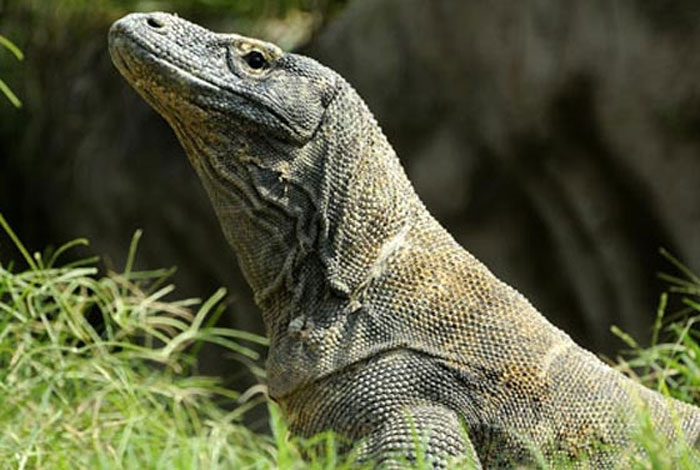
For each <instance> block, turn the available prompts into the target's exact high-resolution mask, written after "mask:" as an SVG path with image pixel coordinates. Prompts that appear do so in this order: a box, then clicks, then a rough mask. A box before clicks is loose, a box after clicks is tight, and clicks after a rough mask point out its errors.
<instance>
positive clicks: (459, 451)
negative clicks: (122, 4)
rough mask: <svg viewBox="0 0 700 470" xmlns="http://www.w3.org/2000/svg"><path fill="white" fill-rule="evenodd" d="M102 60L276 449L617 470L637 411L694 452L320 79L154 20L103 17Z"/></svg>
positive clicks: (631, 448)
mask: <svg viewBox="0 0 700 470" xmlns="http://www.w3.org/2000/svg"><path fill="white" fill-rule="evenodd" d="M109 45H110V53H111V55H112V58H113V61H114V63H115V64H116V66H117V68H118V69H119V70H120V71H121V73H122V74H123V75H124V77H125V78H126V79H127V80H128V81H129V83H130V84H131V85H132V86H133V87H134V88H135V89H136V90H137V91H138V92H139V93H140V94H141V95H142V96H143V98H144V99H145V100H146V101H147V102H148V103H149V104H150V105H151V106H152V107H153V108H155V109H156V110H157V111H158V112H159V113H160V114H161V115H162V116H163V117H164V118H165V119H166V120H167V121H168V122H169V123H170V125H171V126H172V128H173V129H174V130H175V133H176V134H177V137H178V138H179V140H180V142H181V144H182V146H183V147H184V148H185V150H186V152H187V155H188V158H189V160H190V162H191V164H192V165H193V166H194V168H195V170H196V171H197V173H198V174H199V177H200V178H201V180H202V182H203V184H204V187H205V188H206V190H207V192H208V194H209V197H210V199H211V202H212V204H213V206H214V209H215V210H216V213H217V215H218V218H219V220H220V222H221V226H222V228H223V231H224V233H225V235H226V237H227V239H228V241H229V243H230V244H231V245H232V247H233V249H234V250H235V252H236V254H237V256H238V260H239V261H240V266H241V269H242V270H243V273H244V275H245V277H246V279H247V281H248V282H249V283H250V286H251V287H252V289H253V291H254V293H255V301H256V303H257V305H258V306H259V307H260V309H261V310H262V314H263V318H264V322H265V326H266V330H267V334H268V336H269V338H270V350H269V356H268V359H267V373H268V377H267V380H268V387H269V395H270V397H271V398H272V399H274V400H275V401H277V402H278V403H279V404H280V405H281V407H282V409H283V410H284V412H285V414H286V416H287V418H288V420H289V423H290V429H291V430H292V431H293V432H294V433H295V434H297V435H301V436H310V435H313V434H315V433H318V432H321V431H324V430H333V431H335V432H336V433H339V434H340V435H343V436H346V437H347V438H348V439H349V440H351V441H353V442H355V441H359V442H361V444H359V445H360V449H361V455H363V456H365V458H366V459H370V460H374V461H375V462H379V463H383V464H384V465H386V466H392V465H399V462H400V461H401V460H402V459H405V460H407V461H415V459H416V458H417V454H416V453H417V450H416V449H417V448H418V449H420V448H421V447H420V446H421V445H422V446H423V447H422V449H423V452H424V455H425V457H426V458H427V459H429V462H431V465H433V466H435V467H437V468H444V467H447V466H448V465H451V464H450V463H449V462H453V461H454V460H453V459H454V458H457V459H459V458H462V459H463V460H473V462H472V465H473V466H474V467H476V468H512V467H514V466H517V465H533V464H534V462H536V457H535V456H536V455H540V456H544V458H545V460H549V461H555V460H556V458H559V457H561V456H569V457H580V456H582V455H583V456H587V458H588V464H586V466H587V467H588V466H590V467H591V468H601V469H607V468H618V467H621V468H625V467H626V465H627V464H626V463H625V462H627V461H626V460H625V457H624V456H626V455H630V454H634V453H635V452H637V453H639V452H642V451H641V450H640V449H637V447H636V444H634V442H635V441H634V439H633V438H632V436H633V435H634V434H635V432H636V431H637V430H638V427H639V424H638V423H639V420H638V419H637V413H638V408H640V407H641V405H644V408H645V409H647V410H648V413H649V415H650V417H651V421H652V422H653V423H654V426H655V428H656V429H657V430H658V431H660V432H661V433H663V434H664V435H666V436H668V437H669V439H671V440H673V441H677V440H678V439H681V438H682V439H686V440H687V441H688V442H690V443H691V444H696V443H697V440H698V437H699V435H700V410H699V409H697V408H694V407H692V406H690V405H686V404H683V403H680V402H677V401H674V400H672V399H669V398H665V397H663V396H662V395H660V394H657V393H655V392H653V391H651V390H648V389H646V388H644V387H642V386H639V385H637V384H635V383H633V382H632V381H631V380H629V379H627V378H626V377H624V376H623V375H622V374H620V373H618V372H616V371H614V370H613V369H611V368H610V367H608V366H606V365H605V364H603V363H602V362H601V361H600V360H598V359H597V358H596V357H595V356H594V355H593V354H591V353H590V352H588V351H586V350H584V349H582V348H581V347H579V346H578V345H576V344H575V343H574V342H573V341H572V340H571V339H570V338H569V336H567V335H566V334H565V333H564V332H562V331H560V330H559V329H557V328H556V327H554V326H553V325H551V324H550V323H549V322H548V321H547V320H546V319H545V318H544V317H543V316H542V315H541V314H540V313H538V311H537V310H535V308H534V307H533V306H532V305H531V304H530V303H529V302H528V300H527V299H525V297H523V296H522V295H521V294H520V293H518V292H517V291H516V290H514V289H513V288H511V287H509V286H508V285H506V284H505V283H503V282H501V281H500V280H498V279H497V278H496V277H495V276H494V275H493V274H492V273H491V272H490V271H489V270H488V269H487V268H486V267H485V266H484V265H482V264H481V263H480V262H479V261H477V260H476V259H475V258H474V257H473V256H472V255H471V254H469V253H468V252H467V251H465V250H464V249H463V248H462V247H461V246H459V245H458V244H457V242H456V241H455V240H454V239H453V238H452V236H451V235H450V234H449V233H448V232H447V231H446V230H445V229H444V228H443V227H442V226H441V225H440V224H439V223H438V222H437V221H436V220H435V219H434V218H433V217H432V216H431V215H430V214H429V213H428V211H427V210H426V208H425V207H424V205H423V204H422V202H421V201H420V199H419V198H418V196H417V195H416V193H415V192H414V189H413V187H412V186H411V183H410V182H409V180H408V178H407V177H406V174H405V172H404V170H403V168H402V167H401V165H400V163H399V160H398V158H397V156H396V154H395V153H394V150H393V149H392V147H391V145H390V144H389V143H388V141H387V139H386V138H385V136H384V134H383V133H382V131H381V129H380V127H379V125H378V124H377V122H376V121H375V119H374V117H373V116H372V114H371V112H370V111H369V110H368V108H367V106H366V105H365V103H364V102H363V101H362V99H361V98H360V97H359V96H358V94H357V93H356V92H355V91H354V90H353V88H352V87H351V86H350V85H349V84H348V83H347V82H346V81H345V80H344V79H343V78H342V77H340V76H339V75H338V74H336V73H335V72H333V71H332V70H330V69H328V68H326V67H324V66H323V65H320V64H319V63H317V62H316V61H314V60H312V59H309V58H307V57H303V56H300V55H297V54H292V53H285V52H283V51H281V50H280V49H279V48H278V47H277V46H275V45H273V44H270V43H267V42H263V41H260V40H256V39H250V38H247V37H243V36H239V35H236V34H216V33H213V32H210V31H208V30H206V29H204V28H202V27H200V26H197V25H195V24H192V23H190V22H188V21H185V20H183V19H181V18H179V17H177V16H172V15H169V14H165V13H150V14H131V15H128V16H126V17H124V18H122V19H121V20H119V21H117V22H116V23H115V24H114V25H113V26H112V28H111V31H110V34H109ZM407 99H410V97H407ZM417 439H418V440H419V444H418V446H417V445H416V440H417ZM533 449H538V450H537V451H534V450H533ZM538 452H539V454H538Z"/></svg>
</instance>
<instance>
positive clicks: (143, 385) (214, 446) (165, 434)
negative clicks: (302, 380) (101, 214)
mask: <svg viewBox="0 0 700 470" xmlns="http://www.w3.org/2000/svg"><path fill="white" fill-rule="evenodd" d="M0 226H2V227H3V228H4V230H5V231H6V232H7V233H8V234H9V235H10V238H11V239H12V240H13V241H14V242H15V244H16V246H17V248H18V249H19V251H20V252H21V254H22V257H23V259H24V262H25V263H26V264H27V269H24V270H17V269H13V265H12V263H0V396H2V400H0V429H2V431H1V432H0V468H3V469H10V468H12V469H16V468H19V469H25V468H37V469H41V468H43V469H52V470H53V469H71V470H73V469H101V468H102V469H107V468H109V469H115V468H116V469H118V468H125V469H126V468H149V469H160V468H162V469H197V468H202V469H216V468H225V469H229V468H260V469H267V468H270V469H272V468H277V464H278V463H279V464H280V465H282V464H284V468H335V463H336V462H337V463H338V464H339V465H340V464H342V461H341V460H340V459H337V458H336V456H335V452H334V451H333V450H332V449H333V445H334V444H333V442H334V441H333V440H332V438H323V439H320V440H316V442H310V443H309V444H308V446H307V445H306V444H305V443H301V444H300V445H296V444H294V443H293V442H291V441H289V440H287V438H286V428H285V426H284V423H283V421H282V420H281V419H280V418H279V413H278V412H277V411H276V410H275V409H274V407H273V408H272V409H271V414H272V422H271V426H272V429H273V432H274V436H268V435H261V434H256V433H254V432H253V431H251V430H250V429H248V428H247V427H246V426H244V425H243V424H242V417H243V415H244V414H245V413H246V411H248V410H249V409H250V408H251V407H253V406H255V405H257V404H259V403H261V402H263V401H264V398H263V397H262V396H259V394H258V395H256V394H253V395H256V396H257V398H254V399H250V398H247V397H244V396H243V395H241V394H239V393H237V392H234V391H231V390H227V389H225V388H223V387H221V386H220V384H219V381H218V380H217V379H214V378H210V377H201V376H198V375H196V360H195V357H196V352H197V347H198V345H200V344H201V343H202V342H207V341H208V342H213V343H216V344H219V345H221V346H223V347H225V348H226V349H227V350H229V351H230V352H231V353H232V354H235V355H237V356H239V357H241V358H242V359H243V358H244V359H245V360H246V363H247V364H250V363H251V361H256V360H257V359H258V355H257V353H255V352H254V351H253V350H252V349H250V348H249V347H247V346H245V345H244V344H243V343H257V344H264V343H265V340H264V339H263V338H260V337H257V336H255V335H252V334H248V333H244V332H240V331H236V330H230V329H224V328H217V327H215V326H213V323H214V321H215V320H216V318H217V316H218V315H220V314H221V312H222V311H223V308H224V305H223V304H222V303H221V299H222V297H223V296H224V291H223V290H219V291H218V292H217V293H215V294H214V295H213V296H212V297H211V298H210V299H208V300H207V301H206V302H204V303H203V304H201V306H200V307H199V308H198V309H197V310H196V311H193V310H192V308H193V307H194V306H195V305H196V304H198V302H199V301H197V300H196V299H188V300H181V301H166V300H165V299H164V297H165V296H166V294H169V293H170V292H171V291H172V286H168V285H165V284H164V281H165V279H166V278H167V276H168V275H169V271H168V270H156V271H148V272H138V271H133V270H132V266H133V259H134V253H135V252H136V246H137V243H138V239H139V236H140V234H139V233H137V234H136V236H135V237H134V241H133V243H132V246H131V249H130V251H129V255H128V259H127V262H126V267H125V269H124V271H123V272H122V273H115V272H108V273H106V274H104V275H100V274H99V269H98V265H97V260H96V259H95V258H91V259H83V260H80V261H77V262H72V263H69V264H63V265H61V264H60V263H59V261H60V259H61V255H62V254H64V253H65V252H66V250H68V249H70V248H72V247H74V246H77V245H81V244H84V243H85V241H84V240H76V241H74V242H71V243H68V244H66V245H64V246H62V247H60V248H59V249H57V250H55V251H53V252H50V251H48V252H46V253H44V254H38V253H36V254H34V255H33V256H32V255H30V253H29V252H28V250H27V249H26V248H25V247H24V245H22V244H21V243H20V242H19V240H18V239H17V237H16V236H15V235H14V233H13V232H12V231H11V230H10V228H9V227H8V226H7V223H6V222H5V220H4V219H3V218H2V216H1V215H0ZM5 256H6V255H5ZM253 367H255V366H254V365H253ZM258 373H260V371H258ZM246 395H251V394H250V393H248V394H246ZM319 443H320V444H322V447H323V448H324V449H330V450H331V451H330V452H327V453H326V454H325V455H327V457H326V458H325V460H324V461H325V462H331V463H332V464H333V465H331V463H329V464H328V465H331V466H330V467H328V466H326V467H324V466H319V465H320V464H319V463H316V464H313V465H312V464H309V465H302V464H301V463H300V462H302V459H301V457H300V450H299V449H302V450H303V449H304V448H306V447H308V448H310V447H309V446H311V445H313V446H316V447H318V445H319ZM319 462H321V460H319ZM338 468H341V467H338Z"/></svg>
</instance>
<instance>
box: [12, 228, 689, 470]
mask: <svg viewBox="0 0 700 470" xmlns="http://www.w3.org/2000/svg"><path fill="white" fill-rule="evenodd" d="M0 226H1V228H2V230H0V232H2V231H4V232H5V233H7V234H8V235H9V237H10V239H11V240H12V242H13V244H14V245H15V247H16V253H17V256H10V254H9V253H6V252H0V469H51V470H53V469H59V470H60V469H70V470H77V469H134V468H145V469H188V470H189V469H234V468H235V469H247V468H249V469H273V468H284V469H319V470H320V469H329V470H330V469H335V468H339V469H344V468H347V469H349V468H358V464H357V462H356V456H355V454H351V455H349V456H346V457H341V456H339V455H338V453H337V452H336V447H337V446H336V443H337V438H336V437H334V436H333V435H330V434H329V435H323V436H317V437H315V438H312V439H309V440H306V441H302V440H298V439H291V438H290V437H289V433H288V432H287V427H286V423H285V421H284V419H283V418H282V416H281V414H280V412H279V410H278V409H277V408H276V407H275V406H274V405H270V404H268V403H267V400H265V397H264V394H262V393H238V392H236V391H232V390H230V389H227V388H224V387H223V386H222V385H221V383H220V381H219V380H218V379H215V378H211V377H202V376H199V375H198V374H197V362H196V357H197V352H198V350H199V348H200V347H201V345H202V344H204V343H206V342H210V343H215V344H217V345H219V346H221V347H224V348H226V349H227V350H228V351H229V352H230V354H232V355H234V356H236V357H239V358H240V359H241V367H252V368H253V370H254V372H255V373H256V374H258V375H262V374H263V372H262V370H261V368H260V365H259V364H260V362H259V361H260V358H259V357H258V354H257V353H256V352H255V349H254V348H253V347H252V345H260V344H265V340H264V339H263V338H261V337H258V336H255V335H252V334H249V333H244V332H240V331H236V330H231V329H225V328H219V327H216V326H215V322H216V319H217V318H218V316H219V315H221V314H222V313H223V312H224V309H225V305H224V303H223V302H222V299H223V298H224V296H225V293H224V291H223V290H219V291H217V292H216V293H215V294H214V295H213V296H212V297H211V298H209V299H208V300H206V301H204V302H200V301H198V300H196V299H186V300H171V299H170V297H172V293H173V286H171V285H169V284H168V283H167V279H168V276H169V275H170V274H171V273H170V271H169V270H154V271H136V270H134V268H133V266H134V257H135V254H136V251H137V245H138V240H139V238H140V233H138V232H137V234H136V235H135V236H134V239H133V242H132V244H131V246H130V248H129V250H128V253H127V255H126V262H125V268H124V269H123V270H122V272H118V273H117V272H112V271H104V269H103V268H102V267H101V265H100V264H99V260H97V259H95V258H91V259H84V260H80V261H77V262H68V263H64V262H62V261H61V260H62V259H63V258H64V257H65V253H66V252H67V251H69V250H71V249H72V248H74V247H76V246H78V245H84V244H86V241H84V240H76V241H74V242H71V243H69V244H67V245H64V246H62V247H60V248H58V249H57V250H53V251H47V252H44V253H42V254H39V253H30V252H29V250H27V249H26V248H25V247H24V245H22V243H21V242H20V241H19V240H18V239H17V237H16V236H15V235H14V233H13V232H12V231H11V229H10V227H9V226H8V225H7V223H6V222H5V220H4V219H3V218H2V216H1V215H0ZM9 258H16V259H17V258H18V259H19V260H20V261H21V264H22V265H26V267H23V268H20V267H19V264H20V263H15V264H13V263H11V262H9V261H8V259H9ZM670 259H671V260H672V262H673V263H674V265H675V266H676V268H677V269H678V271H679V274H678V275H675V276H670V275H665V279H666V281H668V282H669V286H670V287H669V292H668V293H666V294H664V295H663V296H662V300H661V304H660V306H659V309H658V315H657V321H656V325H655V328H654V333H653V343H654V344H653V345H652V346H651V347H650V348H642V347H640V346H639V345H638V343H637V342H635V341H634V340H632V339H631V338H629V337H627V336H625V335H624V334H622V333H620V332H619V331H618V335H620V336H621V337H623V338H624V339H625V340H626V341H627V344H628V345H629V346H630V349H631V350H630V351H629V352H628V353H627V355H626V360H625V361H621V363H620V366H619V367H620V369H622V370H623V371H626V372H628V373H631V371H636V373H637V375H636V376H637V378H638V379H639V380H640V381H642V382H643V383H645V384H646V385H647V386H650V387H652V388H656V389H658V390H660V391H661V392H662V393H667V394H670V395H673V396H677V397H679V398H681V399H684V400H686V401H691V402H695V403H698V401H699V400H698V399H699V397H700V383H699V380H700V378H699V376H700V374H698V367H699V366H700V359H699V358H698V354H699V353H700V346H699V345H698V331H697V328H694V325H695V323H696V322H697V321H699V320H698V319H699V318H700V279H698V278H697V277H696V276H694V275H693V274H692V273H690V272H689V271H688V270H687V269H685V268H684V267H683V266H682V265H681V264H680V263H678V262H677V261H676V260H674V259H672V258H670ZM670 304H678V305H681V306H682V309H681V310H679V311H678V312H675V313H673V314H671V313H669V308H670V307H669V305H670ZM259 388H260V387H258V389H259ZM251 396H252V398H251ZM266 405H267V406H268V407H269V411H270V416H271V418H270V428H271V430H272V433H271V435H269V434H265V433H256V432H253V431H252V430H250V429H249V428H248V427H246V426H245V424H244V423H243V417H244V415H245V414H246V412H248V411H249V410H250V409H251V408H252V407H254V406H266ZM640 423H641V426H640V431H639V436H637V440H638V443H639V445H640V446H641V447H643V448H644V449H645V450H646V451H647V454H648V455H647V456H644V457H643V458H642V457H638V456H637V457H635V456H633V457H632V462H631V463H630V467H631V468H635V469H640V470H641V469H654V470H665V469H669V470H670V469H672V468H688V469H690V468H693V467H692V463H691V457H692V452H693V451H691V450H690V449H687V448H682V447H681V448H677V446H678V443H669V442H666V441H665V440H664V439H662V438H661V437H659V436H657V435H655V434H654V432H653V430H652V429H651V427H650V425H649V421H648V417H646V418H645V416H644V415H643V414H642V415H641V416H640ZM417 447H418V451H417V455H419V456H422V455H423V453H421V452H420V443H418V444H417ZM302 456H305V457H306V459H304V458H302ZM671 456H676V457H678V456H680V457H679V458H680V459H681V464H680V466H675V467H674V466H673V464H672V462H671V458H670V457H671ZM696 457H697V455H696ZM683 459H685V460H683ZM418 460H419V461H418V463H417V464H414V465H413V466H410V465H408V467H409V468H430V465H429V462H427V461H426V459H418ZM569 467H570V464H568V463H565V462H562V463H561V464H560V465H551V464H547V463H545V462H544V459H542V461H541V462H540V464H539V466H538V467H537V468H542V469H546V468H569ZM367 468H371V466H369V465H368V466H367ZM584 468H585V467H584Z"/></svg>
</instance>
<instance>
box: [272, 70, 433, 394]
mask: <svg viewBox="0 0 700 470" xmlns="http://www.w3.org/2000/svg"><path fill="white" fill-rule="evenodd" d="M308 145H311V146H312V147H309V148H307V149H306V152H307V153H309V154H313V153H318V154H320V155H322V161H321V162H317V163H316V166H315V168H316V173H315V175H316V176H315V178H316V181H314V183H315V184H314V187H313V189H312V188H307V190H306V192H307V193H309V194H314V195H315V201H317V202H316V207H315V210H316V214H317V218H316V225H315V232H314V236H315V243H314V246H313V249H312V250H310V251H308V252H306V253H305V256H304V257H303V258H300V259H299V262H298V263H295V265H294V268H293V274H292V278H293V282H292V283H290V284H288V285H287V286H286V288H285V289H279V290H278V291H276V292H275V294H274V295H271V296H269V297H267V298H266V299H264V300H263V301H262V302H261V303H260V307H261V308H262V310H263V316H264V319H265V321H266V324H267V325H268V333H269V335H270V340H271V342H270V357H269V359H268V379H269V382H270V387H271V391H274V393H275V395H277V396H279V395H284V394H285V393H287V392H289V391H290V390H293V389H294V388H296V387H297V386H299V385H300V384H302V383H304V382H307V381H309V380H312V379H313V378H315V377H314V376H315V375H317V374H318V371H319V370H318V364H315V362H316V361H318V360H322V359H321V358H322V357H326V356H327V355H328V354H327V353H329V351H323V350H322V349H324V348H325V347H327V346H328V347H330V345H331V344H332V342H333V341H332V339H330V337H331V336H332V335H334V334H337V335H339V336H342V335H344V334H346V333H345V331H344V328H345V327H343V326H342V324H343V322H344V321H345V320H344V319H345V318H346V317H347V315H349V314H351V313H352V312H354V311H356V310H358V309H359V308H361V306H362V303H363V300H364V296H365V293H366V292H367V289H368V287H369V286H370V285H371V284H372V283H373V281H374V280H376V279H378V278H380V277H381V276H382V275H383V273H384V271H385V270H387V269H390V266H391V264H392V258H393V256H394V255H395V254H396V253H397V252H399V251H401V249H402V244H403V243H404V242H405V240H406V239H407V235H408V234H409V232H410V231H411V230H412V225H413V224H415V223H416V221H417V220H424V219H425V217H429V215H428V214H427V211H426V210H425V208H424V206H423V205H422V203H421V202H420V200H419V199H418V196H417V195H416V193H415V191H414V189H413V187H412V185H411V184H410V182H409V180H408V178H407V176H406V174H405V172H404V170H403V168H402V166H401V164H400V162H399V160H398V158H397V156H396V154H395V152H394V150H393V149H392V147H391V145H390V144H389V142H388V141H387V139H386V137H385V136H384V134H383V133H382V131H381V129H380V127H379V125H378V124H377V122H376V120H375V119H374V117H373V116H372V114H371V113H370V111H369V110H368V108H367V106H366V105H365V103H364V102H363V101H362V100H361V99H360V97H359V96H358V95H357V94H356V92H355V91H354V90H353V89H352V88H351V87H350V86H349V85H347V84H345V83H343V84H342V86H341V87H340V89H339V91H338V94H337V95H336V97H335V99H334V100H333V102H332V103H331V104H330V106H329V108H328V110H327V112H326V116H325V119H324V121H323V124H322V125H321V127H320V128H319V130H318V133H317V139H315V140H314V142H313V143H310V144H308ZM319 181H320V184H319ZM258 298H259V296H258ZM259 300H260V298H259ZM336 330H337V331H336ZM321 331H323V332H326V333H327V334H326V335H325V337H326V339H328V342H327V343H324V344H323V345H321V346H320V349H319V350H317V351H315V350H313V349H314V348H311V349H307V347H306V345H308V344H310V343H309V342H308V341H307V340H308V339H309V338H311V337H315V336H317V335H318V333H319V332H321ZM312 342H313V341H312ZM291 363H294V364H295V365H294V367H290V364H291ZM294 374H297V376H294ZM305 374H308V376H307V375H305Z"/></svg>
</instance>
